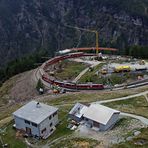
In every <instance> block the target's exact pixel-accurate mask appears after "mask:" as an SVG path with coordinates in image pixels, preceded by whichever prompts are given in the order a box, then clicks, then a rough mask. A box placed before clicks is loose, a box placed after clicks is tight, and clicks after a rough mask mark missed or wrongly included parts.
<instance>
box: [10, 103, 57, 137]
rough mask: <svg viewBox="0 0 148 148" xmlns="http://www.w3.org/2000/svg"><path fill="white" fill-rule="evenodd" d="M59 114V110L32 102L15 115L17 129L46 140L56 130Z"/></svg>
mask: <svg viewBox="0 0 148 148" xmlns="http://www.w3.org/2000/svg"><path fill="white" fill-rule="evenodd" d="M57 112H58V108H55V107H52V106H49V105H46V104H43V103H39V102H36V101H31V102H29V103H28V104H26V105H24V106H23V107H21V108H20V109H18V110H17V111H15V112H14V113H13V117H14V120H15V126H16V129H18V130H23V131H25V132H26V133H27V134H28V135H30V136H35V137H40V138H43V139H46V138H47V137H49V136H50V135H51V134H52V133H53V131H54V130H55V129H56V128H55V126H56V125H57V124H58V113H57Z"/></svg>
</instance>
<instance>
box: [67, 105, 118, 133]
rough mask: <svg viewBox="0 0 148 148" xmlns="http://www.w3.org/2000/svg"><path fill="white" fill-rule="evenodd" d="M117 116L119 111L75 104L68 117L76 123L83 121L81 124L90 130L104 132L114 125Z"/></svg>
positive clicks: (101, 106) (98, 106)
mask: <svg viewBox="0 0 148 148" xmlns="http://www.w3.org/2000/svg"><path fill="white" fill-rule="evenodd" d="M119 114H120V112H119V111H117V110H114V109H111V108H109V107H106V106H103V105H101V104H91V105H89V106H86V105H84V104H81V103H77V104H75V106H74V107H73V108H72V109H71V111H70V112H69V117H70V118H71V119H72V120H75V121H76V122H81V121H83V123H85V125H86V126H88V127H90V128H94V129H97V130H99V131H106V130H108V129H111V128H112V127H113V126H114V125H115V123H116V122H117V120H118V118H119Z"/></svg>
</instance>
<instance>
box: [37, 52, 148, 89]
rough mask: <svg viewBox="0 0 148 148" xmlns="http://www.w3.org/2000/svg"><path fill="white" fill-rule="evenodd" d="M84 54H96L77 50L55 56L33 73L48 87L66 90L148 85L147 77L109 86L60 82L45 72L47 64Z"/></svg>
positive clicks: (127, 87)
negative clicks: (53, 86) (55, 86)
mask: <svg viewBox="0 0 148 148" xmlns="http://www.w3.org/2000/svg"><path fill="white" fill-rule="evenodd" d="M73 50H74V49H73ZM86 50H87V49H86ZM84 56H96V54H87V53H82V52H78V53H71V54H67V55H63V56H57V57H55V58H52V59H50V60H48V61H46V62H45V63H43V64H42V65H41V67H40V68H39V69H37V72H36V73H35V75H36V77H37V79H39V78H41V79H42V81H43V84H44V85H45V86H46V87H48V88H51V85H57V86H59V87H61V88H63V89H66V90H68V91H79V90H103V89H104V90H109V89H111V90H121V89H129V88H135V87H140V86H144V85H148V79H144V80H139V81H135V82H132V83H129V84H126V85H119V86H114V87H109V86H108V87H107V86H104V85H103V84H93V83H92V84H77V83H72V82H62V81H58V80H55V79H53V78H50V77H49V76H48V74H47V73H46V69H47V68H48V67H49V66H52V65H54V64H56V63H58V62H59V61H62V60H65V59H69V58H78V57H84Z"/></svg>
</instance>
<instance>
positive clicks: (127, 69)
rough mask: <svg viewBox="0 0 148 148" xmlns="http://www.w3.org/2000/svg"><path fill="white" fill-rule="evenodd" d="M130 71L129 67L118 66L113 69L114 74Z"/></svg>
mask: <svg viewBox="0 0 148 148" xmlns="http://www.w3.org/2000/svg"><path fill="white" fill-rule="evenodd" d="M129 71H131V68H130V66H118V67H115V69H114V72H117V73H118V72H129Z"/></svg>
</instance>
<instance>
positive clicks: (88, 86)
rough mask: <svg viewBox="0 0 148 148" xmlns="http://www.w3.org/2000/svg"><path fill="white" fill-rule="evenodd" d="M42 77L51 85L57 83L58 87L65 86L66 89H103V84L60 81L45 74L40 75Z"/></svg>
mask: <svg viewBox="0 0 148 148" xmlns="http://www.w3.org/2000/svg"><path fill="white" fill-rule="evenodd" d="M42 79H43V80H44V81H46V82H48V83H50V84H52V85H57V86H59V87H62V88H66V89H73V90H102V89H104V85H103V84H74V83H68V82H61V81H57V80H53V79H50V78H48V77H47V76H46V75H42Z"/></svg>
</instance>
